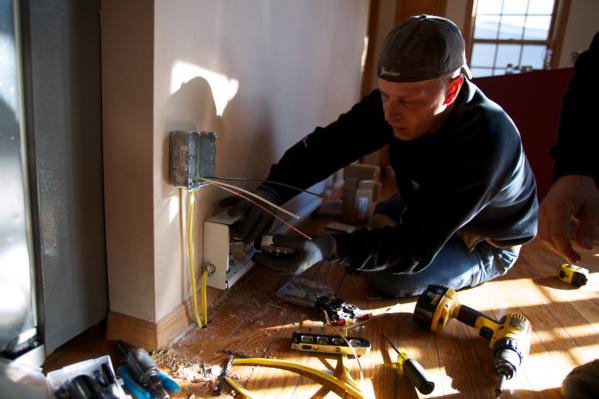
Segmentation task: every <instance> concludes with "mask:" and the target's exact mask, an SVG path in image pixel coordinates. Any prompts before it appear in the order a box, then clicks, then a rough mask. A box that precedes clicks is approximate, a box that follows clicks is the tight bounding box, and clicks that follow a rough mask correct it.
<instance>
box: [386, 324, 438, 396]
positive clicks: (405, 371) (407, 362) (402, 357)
mask: <svg viewBox="0 0 599 399" xmlns="http://www.w3.org/2000/svg"><path fill="white" fill-rule="evenodd" d="M383 337H384V338H385V340H386V341H387V342H388V343H389V345H390V346H391V348H393V350H394V351H395V352H397V362H396V367H397V374H398V375H400V376H401V375H405V376H406V377H407V378H408V380H409V381H410V383H411V384H412V385H413V386H414V387H415V388H416V389H417V390H418V391H420V392H421V393H423V394H424V395H428V394H429V393H431V392H433V390H434V389H435V383H434V382H432V381H431V380H430V378H428V376H427V375H426V372H425V371H424V368H422V366H421V365H420V363H418V362H417V361H416V360H414V359H410V358H409V357H408V355H407V354H406V353H405V352H402V351H400V350H399V349H397V347H396V346H395V345H394V344H393V342H391V340H390V339H389V337H387V336H386V335H383Z"/></svg>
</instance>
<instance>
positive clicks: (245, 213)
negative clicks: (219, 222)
mask: <svg viewBox="0 0 599 399" xmlns="http://www.w3.org/2000/svg"><path fill="white" fill-rule="evenodd" d="M254 194H257V195H259V196H260V197H262V198H264V199H266V200H267V201H270V202H272V203H273V204H275V205H281V204H282V202H283V201H282V199H281V196H280V195H279V193H277V192H276V191H275V190H274V189H272V188H271V187H269V186H266V185H263V184H261V185H259V186H258V187H257V188H256V190H255V191H254ZM249 198H252V197H249ZM252 200H254V201H258V200H256V199H254V198H252ZM258 202H259V201H258ZM218 205H219V206H220V207H221V208H227V214H228V215H229V216H232V217H239V218H240V219H239V220H238V221H237V222H235V224H234V225H233V226H232V227H233V230H234V231H235V235H236V236H237V237H238V238H239V239H241V240H243V242H244V243H245V244H249V243H251V242H254V241H255V240H256V238H258V237H259V236H260V235H261V234H262V233H264V232H265V231H268V229H270V227H271V226H272V222H273V220H274V217H273V216H272V215H271V214H269V213H267V212H265V211H264V210H263V209H261V208H260V207H258V206H256V205H254V204H252V203H251V202H249V201H248V200H246V199H243V198H241V197H238V196H230V197H225V198H223V199H222V200H221V201H220V202H219V203H218ZM260 205H263V206H265V207H266V208H269V207H268V205H264V204H263V203H261V202H260Z"/></svg>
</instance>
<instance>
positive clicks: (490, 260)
mask: <svg viewBox="0 0 599 399" xmlns="http://www.w3.org/2000/svg"><path fill="white" fill-rule="evenodd" d="M402 210H403V204H402V202H401V198H400V197H399V195H396V196H394V197H391V198H390V199H388V200H386V201H383V202H381V203H379V204H378V205H377V207H376V208H375V211H374V215H373V221H375V222H376V223H378V225H377V226H376V227H380V224H381V222H383V223H384V221H385V220H386V218H387V219H388V220H393V221H396V222H400V220H401V212H402ZM383 215H385V216H383ZM517 259H518V251H512V250H506V249H498V248H495V247H493V246H491V245H489V244H487V243H486V242H482V243H480V244H478V245H477V246H476V247H475V248H474V249H473V250H472V251H468V248H467V247H466V245H465V244H464V243H463V242H462V240H461V239H460V238H458V237H457V236H455V235H454V236H453V237H451V238H450V239H449V241H448V242H447V243H446V244H445V246H444V247H443V248H442V249H441V251H439V253H438V254H437V256H435V259H434V260H433V261H432V262H431V264H430V265H429V266H428V267H427V268H426V269H424V270H423V271H421V272H418V273H411V274H407V273H404V274H394V273H390V272H386V271H382V272H372V273H368V281H369V283H370V284H371V285H372V286H373V287H375V288H376V289H378V290H379V291H381V292H382V293H383V294H385V295H388V296H392V297H396V298H399V297H407V296H413V295H419V294H421V293H422V292H423V291H424V290H425V289H426V287H428V285H429V284H439V285H443V286H446V287H450V288H453V289H460V288H466V287H474V286H477V285H479V284H482V283H484V282H485V281H488V280H491V279H493V278H495V277H498V276H501V275H504V274H505V273H507V271H508V270H509V268H510V267H512V266H513V264H514V263H515V262H516V260H517Z"/></svg>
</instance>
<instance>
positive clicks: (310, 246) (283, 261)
mask: <svg viewBox="0 0 599 399" xmlns="http://www.w3.org/2000/svg"><path fill="white" fill-rule="evenodd" d="M272 243H273V245H274V247H284V248H288V249H290V250H291V251H292V255H282V256H281V255H277V254H276V253H275V254H272V253H268V252H265V251H262V252H258V253H256V254H254V256H253V257H252V260H253V261H254V262H256V263H257V264H259V265H262V266H264V267H266V268H267V269H269V270H270V271H272V272H274V273H279V274H293V275H295V276H297V275H299V274H301V273H303V272H304V271H306V270H308V269H309V268H310V267H312V266H314V265H316V264H317V263H319V262H321V261H323V260H329V259H331V258H332V257H333V256H334V254H335V252H336V243H335V239H334V238H333V236H329V235H326V236H320V237H313V238H312V239H311V240H307V239H305V238H302V237H294V236H286V235H275V236H273V238H272Z"/></svg>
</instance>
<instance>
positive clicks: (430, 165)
mask: <svg viewBox="0 0 599 399" xmlns="http://www.w3.org/2000/svg"><path fill="white" fill-rule="evenodd" d="M386 144H389V158H390V161H391V165H392V167H393V169H394V170H395V175H396V181H397V186H398V189H399V193H400V195H401V198H402V200H403V202H404V204H405V210H404V212H403V214H402V218H401V222H400V223H399V224H398V225H397V226H394V227H386V228H383V229H378V230H368V229H360V230H357V231H355V232H354V233H351V234H338V235H335V239H336V242H337V256H338V258H339V259H340V260H341V261H344V262H347V263H349V264H350V265H351V266H352V267H354V268H356V269H360V270H365V271H378V270H388V271H391V272H394V273H413V272H418V271H420V270H422V269H424V268H426V267H427V266H428V265H429V264H430V262H431V261H432V260H433V259H434V257H435V255H436V254H437V253H438V252H439V250H440V249H441V248H442V247H443V245H444V244H445V243H446V242H447V240H449V238H450V237H452V236H453V235H454V234H456V232H459V233H458V234H459V236H460V237H467V239H466V240H465V241H467V242H465V245H466V246H467V247H468V248H469V249H472V248H473V247H474V246H475V245H477V244H478V243H479V242H481V241H486V242H488V243H490V244H491V245H494V246H497V247H509V246H513V245H518V244H523V243H526V242H528V241H530V240H531V239H533V238H534V236H535V234H536V226H537V208H538V203H537V198H536V185H535V180H534V176H533V174H532V171H531V169H530V166H529V164H528V161H527V159H526V156H525V154H524V151H523V148H522V143H521V140H520V135H519V133H518V130H517V129H516V127H515V126H514V124H513V122H512V120H511V119H510V118H509V116H508V115H507V114H506V113H505V112H504V111H503V110H502V109H501V108H500V107H499V106H498V105H497V104H495V103H494V102H492V101H491V100H489V99H488V98H487V97H486V96H485V95H484V94H483V93H482V91H481V90H480V89H478V88H477V87H476V86H475V85H474V84H473V83H471V82H469V81H467V80H466V81H465V82H464V85H463V86H462V88H461V92H460V94H459V96H458V98H457V99H456V104H455V106H454V107H453V109H452V110H451V112H450V114H449V116H448V117H447V119H446V120H445V122H444V124H443V126H442V127H441V129H440V130H438V131H436V132H434V133H430V134H425V135H424V136H421V137H419V138H417V139H415V140H412V141H402V140H400V139H398V138H396V137H395V136H394V134H393V130H392V128H391V126H390V125H389V124H388V123H387V122H386V121H385V119H384V113H383V107H382V102H381V96H380V92H379V91H378V90H374V91H373V92H372V93H370V94H369V95H368V96H366V97H364V98H363V99H362V100H361V101H360V102H359V103H358V104H356V105H355V106H354V107H352V109H351V110H350V111H349V112H347V113H345V114H342V115H341V116H340V117H339V118H338V119H337V121H335V122H333V123H331V124H330V125H328V126H327V127H324V128H322V127H319V128H316V130H314V132H312V133H311V134H309V135H308V136H306V137H305V138H304V139H302V140H301V141H300V142H298V143H296V144H295V145H294V146H293V147H291V148H290V149H289V150H287V152H286V153H285V154H284V155H283V157H282V158H281V160H280V161H279V162H278V163H276V164H274V165H273V166H272V168H271V171H270V174H269V176H268V179H269V180H274V181H279V182H284V183H287V184H291V185H294V186H298V187H302V188H307V187H309V186H311V185H312V184H314V183H317V182H319V181H321V180H323V179H325V178H327V177H328V176H330V175H331V174H332V173H334V172H335V171H337V170H339V169H340V168H343V167H345V166H347V165H349V164H350V163H352V162H354V161H356V160H357V159H359V158H360V157H362V156H364V155H367V154H369V153H371V152H373V151H375V150H378V149H380V148H382V147H383V146H384V145H386ZM273 189H275V190H276V191H277V192H279V193H280V194H281V196H282V197H283V199H284V200H288V199H290V198H291V197H293V196H294V195H295V192H293V191H291V190H288V189H284V188H281V187H278V186H276V187H275V186H273Z"/></svg>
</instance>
